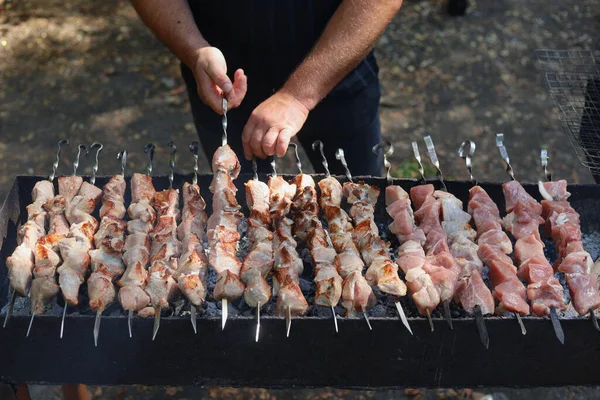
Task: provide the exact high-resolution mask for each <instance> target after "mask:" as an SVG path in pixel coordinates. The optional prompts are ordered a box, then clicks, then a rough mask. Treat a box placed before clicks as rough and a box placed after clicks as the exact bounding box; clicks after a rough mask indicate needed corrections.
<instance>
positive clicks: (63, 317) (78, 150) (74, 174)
mask: <svg viewBox="0 0 600 400" xmlns="http://www.w3.org/2000/svg"><path fill="white" fill-rule="evenodd" d="M82 150H83V151H85V153H86V154H88V153H89V150H88V148H87V147H86V146H85V145H84V144H80V145H79V146H77V156H76V157H75V162H73V176H76V175H77V168H79V158H80V157H81V151H82ZM63 299H64V301H65V306H64V307H63V313H62V319H61V320H60V338H61V339H62V337H63V333H64V330H65V317H66V316H67V307H68V303H67V299H65V297H64V295H63Z"/></svg>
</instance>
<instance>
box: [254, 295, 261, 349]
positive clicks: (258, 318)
mask: <svg viewBox="0 0 600 400" xmlns="http://www.w3.org/2000/svg"><path fill="white" fill-rule="evenodd" d="M259 335H260V303H258V305H257V307H256V337H255V339H254V340H255V341H256V343H258V336H259Z"/></svg>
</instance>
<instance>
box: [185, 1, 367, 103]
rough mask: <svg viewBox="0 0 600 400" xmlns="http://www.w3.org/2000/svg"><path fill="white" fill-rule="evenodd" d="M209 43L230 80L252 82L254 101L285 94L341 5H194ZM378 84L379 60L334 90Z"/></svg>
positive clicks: (345, 91) (346, 91)
mask: <svg viewBox="0 0 600 400" xmlns="http://www.w3.org/2000/svg"><path fill="white" fill-rule="evenodd" d="M189 3H190V7H191V9H192V13H193V14H194V18H195V20H196V24H197V25H198V28H199V29H200V32H201V33H202V35H203V36H204V38H205V39H206V40H207V41H208V42H209V43H210V44H211V45H212V46H215V47H217V48H219V49H220V50H221V51H222V52H223V54H224V56H225V59H226V60H227V68H228V72H229V73H230V74H232V73H233V71H235V70H237V69H238V68H242V69H244V71H245V72H246V75H247V76H248V81H249V85H248V89H249V90H248V96H249V97H258V98H265V97H268V96H269V95H270V94H271V93H272V92H274V91H276V90H277V89H279V88H280V87H281V86H282V85H283V84H284V83H285V81H286V79H287V78H288V77H289V75H290V74H291V73H292V72H293V70H294V69H295V68H296V67H297V66H298V64H300V62H301V61H302V59H303V58H304V57H305V56H306V55H307V54H308V53H309V51H310V49H311V48H312V47H313V46H314V44H315V43H316V42H317V40H318V39H319V37H320V35H321V34H322V32H323V30H324V29H325V27H326V25H327V23H328V21H329V19H330V18H331V16H332V15H333V14H334V12H335V10H336V9H337V7H338V6H339V5H340V3H341V0H239V1H226V0H212V1H211V0H189ZM376 78H377V65H376V62H375V59H374V57H373V54H372V53H371V54H369V56H368V57H367V58H366V59H365V60H363V62H362V63H361V64H360V65H359V66H358V67H357V68H356V69H355V70H354V71H353V72H351V73H350V74H349V75H348V76H347V77H346V78H345V79H344V80H343V81H342V82H340V84H339V85H338V86H337V87H336V89H334V92H342V93H341V94H343V95H348V94H352V92H353V91H356V92H358V91H360V90H361V89H362V87H363V86H364V85H366V84H368V83H369V82H370V81H372V79H376Z"/></svg>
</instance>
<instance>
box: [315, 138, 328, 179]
mask: <svg viewBox="0 0 600 400" xmlns="http://www.w3.org/2000/svg"><path fill="white" fill-rule="evenodd" d="M317 147H319V152H320V153H321V158H322V159H323V167H325V176H326V177H327V178H329V177H330V176H331V173H330V172H329V164H328V163H327V158H325V153H324V152H323V142H321V141H320V140H315V141H314V142H313V144H312V148H313V150H315V151H316V150H317Z"/></svg>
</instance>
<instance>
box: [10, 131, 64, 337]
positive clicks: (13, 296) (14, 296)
mask: <svg viewBox="0 0 600 400" xmlns="http://www.w3.org/2000/svg"><path fill="white" fill-rule="evenodd" d="M65 144H69V140H68V139H62V140H61V141H59V142H58V150H57V151H56V159H55V160H54V163H53V164H52V174H50V176H49V177H48V180H49V181H50V182H53V181H54V178H55V176H56V169H57V168H58V163H59V162H60V151H61V147H62V146H63V145H65ZM16 299H17V291H16V290H15V289H13V291H12V294H11V295H10V301H9V303H8V311H7V312H6V316H5V317H4V323H3V324H2V327H3V328H6V325H7V324H8V320H9V319H10V316H11V315H12V313H13V308H14V306H15V300H16ZM34 316H35V313H32V315H31V321H29V329H28V330H27V336H29V330H30V329H31V324H32V323H33V317H34Z"/></svg>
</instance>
